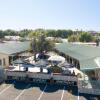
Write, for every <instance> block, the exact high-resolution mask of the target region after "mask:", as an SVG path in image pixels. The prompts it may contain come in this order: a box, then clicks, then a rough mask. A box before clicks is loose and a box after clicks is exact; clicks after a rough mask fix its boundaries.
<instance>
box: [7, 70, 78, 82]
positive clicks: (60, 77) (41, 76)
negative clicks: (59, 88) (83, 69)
mask: <svg viewBox="0 0 100 100" xmlns="http://www.w3.org/2000/svg"><path fill="white" fill-rule="evenodd" d="M7 76H14V77H29V78H35V79H36V78H39V79H51V78H52V79H54V80H57V81H58V80H60V81H75V82H77V77H76V76H67V75H59V74H57V75H55V74H54V75H53V74H45V73H33V72H24V71H5V77H6V78H7Z"/></svg>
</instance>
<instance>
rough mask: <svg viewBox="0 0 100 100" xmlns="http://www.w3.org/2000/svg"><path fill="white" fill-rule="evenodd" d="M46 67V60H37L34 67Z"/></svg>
mask: <svg viewBox="0 0 100 100" xmlns="http://www.w3.org/2000/svg"><path fill="white" fill-rule="evenodd" d="M47 65H48V62H47V61H46V60H39V61H37V62H36V64H35V66H36V67H46V66H47Z"/></svg>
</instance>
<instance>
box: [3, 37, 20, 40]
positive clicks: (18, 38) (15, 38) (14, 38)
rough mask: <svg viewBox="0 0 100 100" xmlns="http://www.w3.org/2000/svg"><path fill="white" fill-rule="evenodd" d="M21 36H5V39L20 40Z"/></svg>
mask: <svg viewBox="0 0 100 100" xmlns="http://www.w3.org/2000/svg"><path fill="white" fill-rule="evenodd" d="M20 38H21V37H20V36H5V39H7V40H13V41H17V40H20Z"/></svg>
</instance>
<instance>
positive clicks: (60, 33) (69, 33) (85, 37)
mask: <svg viewBox="0 0 100 100" xmlns="http://www.w3.org/2000/svg"><path fill="white" fill-rule="evenodd" d="M39 34H45V35H46V36H47V37H55V38H68V41H69V42H77V41H80V42H93V41H96V39H97V37H98V36H100V34H99V33H97V32H95V33H92V32H86V31H78V30H76V31H73V30H61V29H58V30H54V29H35V30H30V29H24V30H20V31H16V30H11V29H8V30H0V39H2V38H4V37H5V36H20V37H22V38H24V37H29V38H32V37H34V36H37V35H39Z"/></svg>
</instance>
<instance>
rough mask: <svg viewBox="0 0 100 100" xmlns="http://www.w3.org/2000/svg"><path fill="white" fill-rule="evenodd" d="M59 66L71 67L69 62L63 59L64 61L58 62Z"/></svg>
mask: <svg viewBox="0 0 100 100" xmlns="http://www.w3.org/2000/svg"><path fill="white" fill-rule="evenodd" d="M59 67H65V68H69V67H71V64H69V63H68V62H67V61H65V62H64V63H60V64H59Z"/></svg>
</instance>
